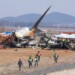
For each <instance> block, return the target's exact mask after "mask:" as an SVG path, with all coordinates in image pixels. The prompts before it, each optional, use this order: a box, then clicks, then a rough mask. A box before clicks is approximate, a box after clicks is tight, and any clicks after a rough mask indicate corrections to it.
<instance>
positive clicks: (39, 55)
mask: <svg viewBox="0 0 75 75" xmlns="http://www.w3.org/2000/svg"><path fill="white" fill-rule="evenodd" d="M36 56H37V57H38V61H40V57H41V53H40V51H38V53H37V54H36Z"/></svg>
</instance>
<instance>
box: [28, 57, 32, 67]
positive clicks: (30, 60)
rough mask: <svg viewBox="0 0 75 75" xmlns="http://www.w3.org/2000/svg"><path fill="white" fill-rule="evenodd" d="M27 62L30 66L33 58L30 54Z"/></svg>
mask: <svg viewBox="0 0 75 75" xmlns="http://www.w3.org/2000/svg"><path fill="white" fill-rule="evenodd" d="M28 63H29V68H30V67H32V63H33V59H32V57H31V56H29V59H28Z"/></svg>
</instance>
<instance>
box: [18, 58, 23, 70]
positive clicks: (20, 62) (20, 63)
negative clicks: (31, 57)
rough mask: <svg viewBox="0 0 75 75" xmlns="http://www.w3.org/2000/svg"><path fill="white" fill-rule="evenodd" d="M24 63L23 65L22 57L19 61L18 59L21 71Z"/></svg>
mask: <svg viewBox="0 0 75 75" xmlns="http://www.w3.org/2000/svg"><path fill="white" fill-rule="evenodd" d="M22 65H23V62H22V60H21V59H19V61H18V67H19V71H20V70H21V67H22Z"/></svg>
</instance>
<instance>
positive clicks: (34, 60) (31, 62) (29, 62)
mask: <svg viewBox="0 0 75 75" xmlns="http://www.w3.org/2000/svg"><path fill="white" fill-rule="evenodd" d="M40 56H41V53H40V51H38V53H37V54H36V55H35V57H34V59H33V58H32V56H31V55H30V56H29V58H28V64H29V68H31V67H32V66H33V62H34V66H35V67H38V63H39V61H40ZM22 66H23V62H22V60H21V59H19V61H18V67H19V70H21V67H22Z"/></svg>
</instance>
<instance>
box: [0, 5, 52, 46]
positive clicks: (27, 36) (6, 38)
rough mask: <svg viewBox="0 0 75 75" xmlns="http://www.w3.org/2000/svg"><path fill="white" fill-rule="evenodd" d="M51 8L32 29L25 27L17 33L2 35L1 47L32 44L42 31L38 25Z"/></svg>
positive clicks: (0, 37) (0, 35)
mask: <svg viewBox="0 0 75 75" xmlns="http://www.w3.org/2000/svg"><path fill="white" fill-rule="evenodd" d="M50 8H51V6H50V7H49V8H48V9H47V10H46V11H45V12H44V14H43V15H42V16H41V17H40V18H39V19H38V21H37V22H36V23H35V24H34V26H33V27H32V28H31V29H29V28H28V27H25V28H23V29H21V30H18V31H15V32H4V33H0V45H2V46H3V47H6V46H10V47H20V46H21V47H22V46H24V47H26V46H27V45H28V43H29V44H31V37H32V36H34V35H35V34H36V33H37V32H38V31H41V30H39V29H38V25H39V23H40V22H41V20H42V19H43V18H44V16H45V15H46V13H47V12H48V11H49V9H50ZM34 41H35V40H34ZM33 43H34V42H33Z"/></svg>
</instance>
